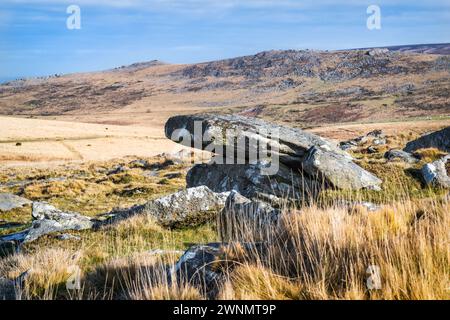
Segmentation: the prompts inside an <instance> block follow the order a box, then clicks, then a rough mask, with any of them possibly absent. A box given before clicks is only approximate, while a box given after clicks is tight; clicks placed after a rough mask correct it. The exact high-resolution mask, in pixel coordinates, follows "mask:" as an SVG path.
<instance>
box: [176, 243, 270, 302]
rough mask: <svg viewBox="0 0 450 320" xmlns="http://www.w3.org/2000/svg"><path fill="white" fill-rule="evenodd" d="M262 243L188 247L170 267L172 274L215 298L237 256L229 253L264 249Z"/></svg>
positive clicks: (245, 252)
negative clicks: (226, 271)
mask: <svg viewBox="0 0 450 320" xmlns="http://www.w3.org/2000/svg"><path fill="white" fill-rule="evenodd" d="M262 250H263V246H262V245H261V244H259V243H239V244H236V245H229V244H226V243H210V244H206V245H197V246H193V247H191V248H189V249H188V250H187V251H186V252H185V253H184V254H183V255H182V256H181V258H180V259H179V260H178V262H177V263H176V265H175V266H174V267H173V268H172V270H171V274H170V276H171V277H176V278H177V279H178V281H179V282H181V281H182V282H184V283H186V282H187V283H190V284H192V285H194V286H195V287H197V288H198V289H199V290H201V291H202V293H203V294H205V295H206V296H207V297H209V298H214V297H215V296H216V295H217V293H218V289H219V288H220V285H221V283H222V282H223V281H224V274H225V273H224V271H225V270H227V269H228V270H229V269H230V268H232V267H233V265H234V263H235V262H236V261H235V260H234V259H235V257H230V256H229V254H230V253H231V254H233V252H234V251H239V252H242V253H243V254H244V255H245V256H247V257H248V256H250V255H252V254H255V253H257V252H261V251H262Z"/></svg>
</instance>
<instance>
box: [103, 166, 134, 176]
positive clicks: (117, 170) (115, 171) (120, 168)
mask: <svg viewBox="0 0 450 320" xmlns="http://www.w3.org/2000/svg"><path fill="white" fill-rule="evenodd" d="M128 170H130V168H128V167H127V166H122V165H119V166H117V167H115V168H113V169H111V170H109V171H108V172H107V175H108V176H111V175H114V174H119V173H122V172H126V171H128Z"/></svg>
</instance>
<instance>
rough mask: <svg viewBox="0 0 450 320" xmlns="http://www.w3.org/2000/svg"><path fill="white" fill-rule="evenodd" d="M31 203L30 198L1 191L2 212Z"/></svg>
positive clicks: (0, 205) (0, 208)
mask: <svg viewBox="0 0 450 320" xmlns="http://www.w3.org/2000/svg"><path fill="white" fill-rule="evenodd" d="M31 203H32V202H31V201H30V200H28V199H25V198H22V197H19V196H16V195H14V194H12V193H0V212H1V211H3V212H6V211H10V210H13V209H16V208H21V207H23V206H25V205H27V204H31Z"/></svg>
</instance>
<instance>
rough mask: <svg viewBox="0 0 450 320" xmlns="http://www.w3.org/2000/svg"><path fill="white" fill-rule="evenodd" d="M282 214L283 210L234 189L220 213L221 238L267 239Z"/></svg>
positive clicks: (233, 239)
mask: <svg viewBox="0 0 450 320" xmlns="http://www.w3.org/2000/svg"><path fill="white" fill-rule="evenodd" d="M280 216H281V210H279V209H274V208H273V207H271V206H270V205H269V204H267V203H265V202H261V201H252V200H250V199H248V198H246V197H244V196H242V195H241V194H239V193H238V192H236V191H232V192H231V193H230V195H229V197H228V199H227V201H226V203H225V207H224V208H223V210H222V211H221V213H220V215H219V223H218V228H219V233H220V237H221V240H222V241H223V242H231V241H265V240H267V235H268V231H269V230H271V228H273V227H275V226H276V225H277V223H278V220H279V218H280Z"/></svg>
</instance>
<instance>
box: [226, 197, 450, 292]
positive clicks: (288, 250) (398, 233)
mask: <svg viewBox="0 0 450 320" xmlns="http://www.w3.org/2000/svg"><path fill="white" fill-rule="evenodd" d="M449 212H450V203H449V202H448V199H446V200H443V201H438V200H437V199H433V200H429V201H423V202H413V201H401V202H398V203H395V204H392V205H390V206H385V207H383V208H382V209H381V210H379V211H377V212H367V210H359V211H358V212H357V213H355V212H354V213H353V214H349V212H348V210H346V209H342V208H338V207H334V208H333V207H331V208H328V209H318V208H317V207H315V206H312V207H310V208H307V209H304V210H301V211H299V212H288V213H286V214H285V215H284V217H283V220H282V223H281V225H280V226H279V228H277V229H274V230H272V234H271V235H272V237H271V239H272V240H271V241H270V244H269V246H268V248H267V252H265V253H264V254H262V255H260V256H258V257H257V259H256V261H255V260H254V258H252V259H249V261H248V262H247V264H245V265H244V266H243V267H240V268H237V269H236V270H235V271H234V272H233V273H232V274H231V275H230V281H229V282H228V283H227V284H226V286H225V287H224V289H223V290H224V292H222V296H223V297H226V298H228V299H230V298H233V299H234V298H235V299H242V298H245V299H267V298H269V299H271V298H275V299H278V298H283V299H293V298H294V299H448V298H450V292H449V285H450V283H449V276H450V264H449V260H450V252H449V250H448V245H449V243H450V236H449V233H448V230H449V228H450V219H449V216H448V213H449ZM370 266H377V267H379V270H380V272H381V286H382V287H381V289H380V290H368V288H367V286H366V281H367V279H368V277H369V275H368V274H367V273H366V271H367V269H368V268H369V267H370ZM293 293H295V295H293Z"/></svg>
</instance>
